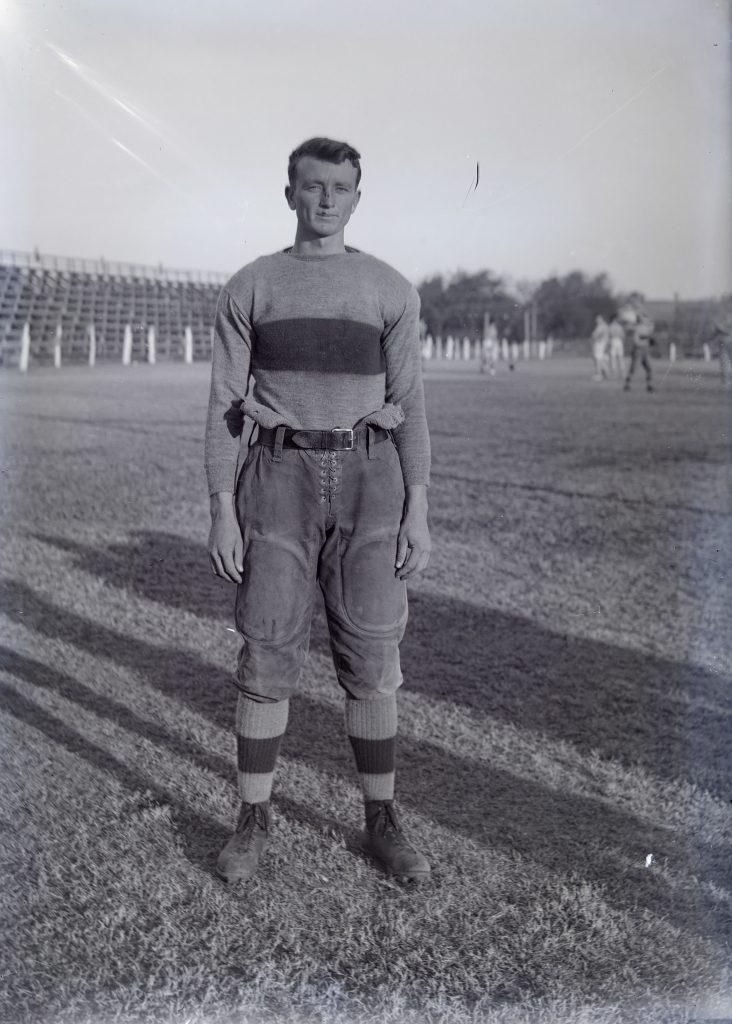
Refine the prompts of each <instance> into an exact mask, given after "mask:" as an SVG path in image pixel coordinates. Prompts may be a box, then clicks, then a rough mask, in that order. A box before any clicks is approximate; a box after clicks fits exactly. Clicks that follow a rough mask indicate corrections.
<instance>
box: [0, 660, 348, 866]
mask: <svg viewBox="0 0 732 1024" xmlns="http://www.w3.org/2000/svg"><path fill="white" fill-rule="evenodd" d="M0 668H1V669H2V670H3V671H4V672H6V673H8V674H9V675H13V676H16V677H17V678H19V679H24V680H26V681H27V682H29V683H31V684H32V685H33V686H39V687H42V688H43V689H46V690H49V691H51V692H53V693H58V694H61V695H62V696H63V697H65V698H66V699H67V700H70V701H73V702H74V703H75V704H78V705H79V707H82V708H85V709H86V710H87V711H91V712H93V713H94V714H95V715H98V716H99V717H101V718H106V719H109V720H110V721H112V722H114V723H115V724H116V725H118V726H121V728H123V729H126V730H127V731H128V732H130V733H132V734H133V735H138V736H142V737H144V738H145V739H146V740H148V741H149V742H151V743H154V744H156V745H157V746H159V747H161V748H163V749H165V750H168V751H170V753H172V754H174V755H175V756H176V757H184V758H187V759H188V760H189V761H191V762H192V763H194V764H197V765H200V767H202V768H205V769H207V770H208V771H210V772H212V773H213V774H215V775H218V776H219V777H220V778H221V779H222V780H223V781H224V782H227V783H229V784H234V783H235V777H236V773H235V762H234V755H233V751H234V741H233V737H232V757H231V758H225V757H221V756H220V755H218V754H215V753H212V752H211V751H209V750H206V749H205V748H204V747H202V746H201V745H200V744H198V743H195V742H193V741H191V740H189V739H186V738H185V737H182V736H180V735H179V734H173V733H171V732H169V731H168V730H167V729H166V728H165V727H164V726H163V725H161V724H159V723H157V722H153V721H150V719H145V718H140V717H139V716H138V715H136V714H135V713H134V712H133V711H130V709H129V708H128V707H126V706H125V705H124V704H122V703H120V702H119V701H116V700H113V699H112V698H110V697H106V696H104V695H103V694H100V693H97V692H96V690H93V689H91V687H88V686H86V685H85V684H84V683H81V682H79V681H78V680H77V679H74V678H73V676H70V675H68V674H67V673H64V672H59V671H57V670H56V669H52V668H49V667H48V666H47V665H44V664H43V663H42V662H40V661H37V660H36V659H35V658H29V657H27V656H25V655H23V654H19V653H18V652H17V651H13V650H11V649H10V648H8V647H5V646H2V645H0ZM217 675H218V677H219V683H221V674H220V673H217ZM226 689H227V692H226V693H225V694H224V693H222V694H220V698H221V705H222V707H223V706H224V705H225V704H226V700H225V697H227V696H228V697H229V701H230V698H231V694H230V687H227V688H226ZM0 696H1V697H2V705H3V708H4V709H5V710H6V711H8V712H10V713H11V714H12V715H14V716H15V717H16V718H18V719H20V720H21V721H23V722H26V723H27V724H29V725H32V726H33V727H34V728H37V729H39V730H40V731H41V732H43V733H45V734H46V735H47V736H48V737H49V739H51V740H52V741H53V742H55V743H61V744H63V746H65V747H66V748H67V750H69V751H71V753H73V754H76V755H78V756H79V757H82V758H83V759H84V760H85V761H87V762H88V763H89V764H91V765H93V766H94V767H95V768H98V769H101V770H102V771H105V772H108V773H109V774H110V775H113V776H114V777H115V778H116V779H117V780H118V781H119V782H121V783H122V785H124V786H126V787H127V788H128V789H129V790H131V791H132V792H139V793H145V792H146V791H150V792H151V793H152V794H153V797H154V798H155V800H156V801H157V802H159V803H163V804H167V805H168V806H169V807H170V808H171V810H172V812H173V818H174V823H175V825H176V827H177V828H178V829H179V831H180V833H181V835H182V836H183V838H184V839H185V841H186V850H185V852H186V855H187V856H188V858H189V860H190V861H191V862H192V863H194V864H195V865H196V866H197V867H199V868H202V869H203V870H205V871H207V872H208V874H210V875H212V876H214V877H218V876H216V872H215V870H214V862H215V860H216V857H217V855H218V851H219V850H220V848H221V847H222V846H223V844H224V843H225V842H226V839H228V837H229V835H230V829H222V828H221V827H220V825H219V824H218V823H217V822H216V821H215V820H214V819H213V818H210V817H208V816H201V815H199V814H198V813H197V812H196V811H194V810H193V808H191V807H190V806H188V805H187V804H185V803H184V802H183V801H181V800H179V799H178V798H177V797H176V796H175V795H174V794H173V793H172V792H171V791H169V790H167V789H166V788H165V787H164V786H161V785H160V784H159V783H158V782H157V781H156V780H155V779H152V778H150V777H149V776H147V775H144V774H141V773H139V772H137V771H135V770H134V769H133V768H130V767H129V766H128V765H126V764H125V763H124V762H123V761H121V760H119V758H116V757H115V756H114V755H113V754H111V753H110V752H109V751H108V750H105V749H104V748H103V747H100V746H98V745H97V744H96V743H94V742H92V741H91V740H89V739H88V738H87V737H85V736H83V735H82V734H81V733H80V732H78V731H77V730H76V729H73V728H71V726H69V725H67V724H66V723H65V722H63V721H61V720H60V719H59V718H57V717H56V716H55V715H52V714H50V713H49V712H48V711H45V710H44V709H43V708H40V707H39V706H38V705H37V704H34V703H33V702H32V701H29V700H27V699H26V698H25V697H23V696H22V695H21V694H19V693H17V692H16V691H15V690H13V689H12V688H11V687H7V686H4V685H3V684H2V683H0ZM226 718H227V725H229V726H230V725H231V715H230V714H227V715H226ZM273 802H274V803H275V804H276V806H277V807H278V808H279V810H280V811H281V812H282V814H284V815H286V816H287V817H288V818H289V819H291V820H292V821H297V822H299V823H300V824H303V825H307V826H309V827H310V828H315V829H318V830H321V831H336V832H337V833H339V834H341V835H342V836H343V837H344V838H345V839H346V841H347V842H349V844H350V845H352V846H353V845H355V835H356V830H355V829H352V830H350V831H349V830H347V829H346V830H344V829H343V828H342V826H341V823H340V822H338V821H337V820H336V819H335V818H332V817H329V816H327V815H323V814H320V813H319V812H318V811H317V809H314V808H312V807H305V806H304V805H302V804H300V803H298V802H297V801H295V800H291V799H289V798H287V797H284V796H275V799H274V801H273Z"/></svg>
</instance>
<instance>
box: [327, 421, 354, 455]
mask: <svg viewBox="0 0 732 1024" xmlns="http://www.w3.org/2000/svg"><path fill="white" fill-rule="evenodd" d="M331 434H348V435H349V436H348V441H349V442H350V443H349V444H348V445H347V446H346V447H345V448H342V449H340V450H341V451H344V452H351V451H353V428H352V427H333V429H332V430H331Z"/></svg>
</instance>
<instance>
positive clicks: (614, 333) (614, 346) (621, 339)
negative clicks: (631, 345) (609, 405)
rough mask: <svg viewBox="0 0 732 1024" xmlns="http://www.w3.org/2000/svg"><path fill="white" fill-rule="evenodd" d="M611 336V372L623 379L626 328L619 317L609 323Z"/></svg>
mask: <svg viewBox="0 0 732 1024" xmlns="http://www.w3.org/2000/svg"><path fill="white" fill-rule="evenodd" d="M608 334H609V336H610V374H611V376H613V377H617V378H618V380H622V379H623V377H624V376H625V328H624V327H623V325H622V324H621V322H620V320H619V319H618V317H617V314H616V315H615V316H614V317H613V318H612V320H611V321H610V323H609V325H608Z"/></svg>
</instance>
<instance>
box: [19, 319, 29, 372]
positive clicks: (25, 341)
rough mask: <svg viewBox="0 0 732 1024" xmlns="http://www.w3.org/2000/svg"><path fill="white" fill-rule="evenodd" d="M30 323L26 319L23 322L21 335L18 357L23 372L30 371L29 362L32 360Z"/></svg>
mask: <svg viewBox="0 0 732 1024" xmlns="http://www.w3.org/2000/svg"><path fill="white" fill-rule="evenodd" d="M30 343H31V336H30V324H29V323H28V321H27V320H26V322H25V323H24V324H23V330H22V333H21V335H20V357H19V359H18V369H19V370H20V372H21V373H27V372H28V363H29V362H30Z"/></svg>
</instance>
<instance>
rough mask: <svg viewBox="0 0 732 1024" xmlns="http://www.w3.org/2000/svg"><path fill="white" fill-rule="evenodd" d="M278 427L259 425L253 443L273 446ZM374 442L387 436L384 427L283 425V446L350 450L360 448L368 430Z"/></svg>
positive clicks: (330, 450)
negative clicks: (298, 427)
mask: <svg viewBox="0 0 732 1024" xmlns="http://www.w3.org/2000/svg"><path fill="white" fill-rule="evenodd" d="M278 429H279V428H278V427H260V428H259V432H258V434H257V438H256V440H255V441H254V444H265V445H267V446H268V447H270V448H274V446H275V443H276V440H277V431H278ZM369 431H371V439H372V441H373V442H375V443H376V444H381V442H382V441H386V439H387V438H388V437H389V431H388V430H385V429H384V427H372V426H361V427H355V428H354V429H351V428H349V427H334V428H333V430H296V429H295V428H294V427H285V434H284V437H283V439H282V447H283V448H310V449H314V450H315V451H329V452H350V451H358V450H359V448H362V447H363V445H364V443H365V441H366V436H367V434H368V432H369Z"/></svg>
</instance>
